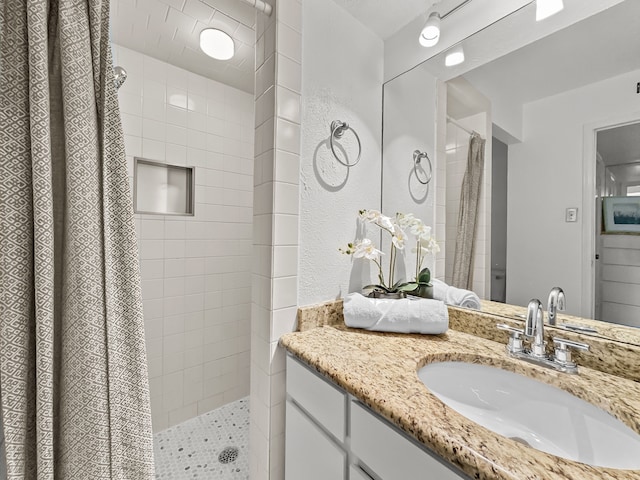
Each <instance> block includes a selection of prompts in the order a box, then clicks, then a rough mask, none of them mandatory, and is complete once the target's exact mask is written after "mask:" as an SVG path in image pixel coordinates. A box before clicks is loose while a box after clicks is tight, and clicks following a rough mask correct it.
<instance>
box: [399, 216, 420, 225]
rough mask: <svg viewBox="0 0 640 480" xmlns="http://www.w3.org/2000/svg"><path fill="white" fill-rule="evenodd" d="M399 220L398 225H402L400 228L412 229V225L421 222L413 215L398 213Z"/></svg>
mask: <svg viewBox="0 0 640 480" xmlns="http://www.w3.org/2000/svg"><path fill="white" fill-rule="evenodd" d="M397 220H398V225H400V228H407V227H411V225H413V224H414V223H415V222H416V220H417V221H419V220H418V219H417V218H416V217H415V216H414V215H413V213H398V214H397Z"/></svg>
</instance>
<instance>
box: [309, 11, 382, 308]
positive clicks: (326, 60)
mask: <svg viewBox="0 0 640 480" xmlns="http://www.w3.org/2000/svg"><path fill="white" fill-rule="evenodd" d="M302 8H303V11H302V13H303V31H304V35H303V39H302V56H303V64H302V65H303V67H302V94H303V96H302V151H301V166H300V239H299V244H300V264H299V269H298V275H299V282H298V289H299V290H298V304H299V305H307V304H314V303H319V302H324V301H327V300H330V299H333V298H337V297H340V296H341V295H343V294H346V293H348V292H349V291H350V290H358V289H359V288H360V287H362V286H363V285H366V284H367V283H369V282H370V280H373V279H375V277H371V276H369V275H368V273H369V272H368V270H367V269H368V268H369V265H365V266H364V267H365V271H366V272H365V273H364V274H362V272H360V271H359V270H358V269H357V268H356V269H353V271H352V264H351V261H350V259H349V258H347V257H346V256H344V255H342V254H340V253H339V252H338V248H339V247H343V246H346V244H347V243H348V242H351V241H353V240H354V239H355V237H356V218H357V215H358V210H360V209H371V208H373V209H379V208H380V168H381V166H380V143H381V131H382V109H381V105H382V74H383V71H382V70H383V64H382V56H383V42H382V40H380V39H379V38H378V37H377V36H376V35H375V34H373V33H372V32H371V31H370V30H368V29H367V28H365V27H364V26H363V25H362V24H361V23H359V22H358V21H357V20H356V19H355V18H353V17H352V16H351V15H349V14H348V13H347V12H346V11H345V10H344V9H342V8H341V7H339V6H338V5H336V4H335V3H334V2H333V1H331V0H305V1H304V2H303V5H302ZM333 120H341V121H346V122H348V123H349V125H351V126H352V127H353V128H354V129H355V130H356V132H357V133H358V135H359V136H360V140H361V143H362V159H361V161H360V163H359V164H358V165H357V166H355V167H352V168H347V167H344V166H342V165H340V164H339V163H338V162H337V160H336V159H335V158H333V156H332V154H331V151H330V150H329V146H328V142H329V134H330V132H329V125H330V123H331V122H332V121H333ZM340 144H341V145H343V146H344V148H345V150H346V151H347V153H348V155H349V159H350V161H353V160H355V156H356V155H357V145H356V144H355V142H354V140H353V137H352V136H351V132H347V133H345V136H344V137H343V139H342V140H340Z"/></svg>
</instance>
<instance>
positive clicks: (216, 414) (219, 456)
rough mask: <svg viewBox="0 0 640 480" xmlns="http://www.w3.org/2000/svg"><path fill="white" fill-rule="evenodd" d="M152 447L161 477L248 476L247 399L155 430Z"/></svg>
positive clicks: (228, 479)
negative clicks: (172, 425)
mask: <svg viewBox="0 0 640 480" xmlns="http://www.w3.org/2000/svg"><path fill="white" fill-rule="evenodd" d="M153 449H154V456H155V462H156V479H158V480H187V479H192V478H201V479H207V480H248V478H249V401H248V399H247V398H243V399H240V400H237V401H235V402H232V403H229V404H227V405H225V406H224V407H221V408H218V409H216V410H213V411H211V412H209V413H206V414H204V415H200V416H198V417H196V418H192V419H191V420H187V421H186V422H183V423H181V424H179V425H176V426H174V427H171V428H169V429H167V430H164V431H162V432H158V433H156V434H155V435H154V438H153Z"/></svg>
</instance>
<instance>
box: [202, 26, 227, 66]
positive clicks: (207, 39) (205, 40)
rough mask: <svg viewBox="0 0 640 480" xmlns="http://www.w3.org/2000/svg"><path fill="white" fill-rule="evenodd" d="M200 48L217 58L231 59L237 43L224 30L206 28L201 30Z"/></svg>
mask: <svg viewBox="0 0 640 480" xmlns="http://www.w3.org/2000/svg"><path fill="white" fill-rule="evenodd" d="M200 49H201V50H202V51H203V52H204V53H206V54H207V55H209V56H210V57H212V58H215V59H217V60H229V59H230V58H231V57H233V54H234V51H235V45H234V44H233V39H232V38H231V37H230V36H229V35H228V34H226V33H224V32H223V31H222V30H218V29H216V28H205V29H204V30H202V31H201V32H200Z"/></svg>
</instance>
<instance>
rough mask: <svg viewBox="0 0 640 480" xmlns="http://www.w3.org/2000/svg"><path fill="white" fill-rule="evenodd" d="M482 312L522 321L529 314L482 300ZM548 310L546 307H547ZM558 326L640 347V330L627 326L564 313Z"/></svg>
mask: <svg viewBox="0 0 640 480" xmlns="http://www.w3.org/2000/svg"><path fill="white" fill-rule="evenodd" d="M481 303H482V311H484V312H487V313H492V314H494V315H500V316H504V317H507V318H513V319H520V317H518V315H525V314H526V313H527V308H526V307H520V306H518V305H509V304H507V303H499V302H491V301H489V300H481ZM545 308H546V306H545ZM557 323H558V325H560V324H562V323H569V324H572V325H581V326H584V327H590V328H594V329H596V330H597V333H588V334H585V335H587V336H596V337H604V338H609V339H611V340H617V341H619V342H626V343H631V344H634V345H640V328H634V327H627V326H625V325H618V324H616V323H609V322H600V321H598V320H593V319H590V318H582V317H575V316H572V315H565V314H564V313H562V312H558V322H557Z"/></svg>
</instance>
